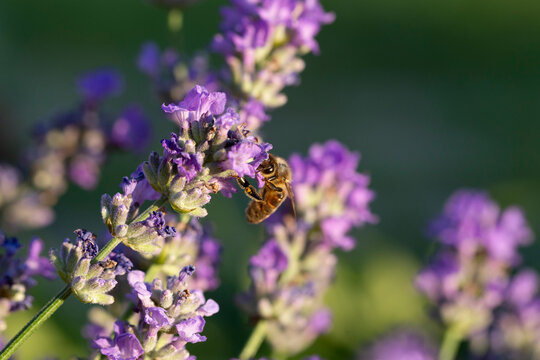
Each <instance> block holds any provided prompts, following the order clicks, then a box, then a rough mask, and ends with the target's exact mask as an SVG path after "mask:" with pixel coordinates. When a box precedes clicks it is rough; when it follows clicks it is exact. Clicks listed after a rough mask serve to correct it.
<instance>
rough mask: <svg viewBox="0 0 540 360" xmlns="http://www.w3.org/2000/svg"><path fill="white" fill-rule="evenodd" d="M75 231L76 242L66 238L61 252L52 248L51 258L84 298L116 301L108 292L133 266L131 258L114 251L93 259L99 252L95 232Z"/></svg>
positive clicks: (73, 289) (60, 273)
mask: <svg viewBox="0 0 540 360" xmlns="http://www.w3.org/2000/svg"><path fill="white" fill-rule="evenodd" d="M75 234H76V235H77V239H76V240H75V243H71V242H70V241H69V239H66V240H65V241H64V243H63V244H62V248H61V250H60V252H58V251H55V250H51V253H50V257H51V262H52V263H53V264H54V266H55V267H56V271H57V272H58V274H59V275H60V278H61V279H62V280H64V282H66V283H67V284H68V285H70V287H71V290H72V291H73V294H74V295H75V296H76V297H77V298H78V299H79V300H80V301H81V302H83V303H92V304H101V305H110V304H112V303H113V302H114V298H113V297H112V296H111V295H109V294H107V293H108V292H109V291H111V290H112V289H113V288H114V287H115V286H116V284H117V281H116V279H115V277H116V276H117V275H123V274H125V273H126V271H127V269H130V268H131V266H132V265H131V262H130V261H129V260H128V259H126V258H125V257H122V256H120V255H118V254H114V253H112V254H110V255H109V256H108V258H106V259H105V260H104V261H100V262H96V263H92V261H93V259H94V257H95V256H96V255H97V254H98V246H97V244H96V237H95V235H94V234H92V233H91V232H89V231H86V230H82V229H79V230H75Z"/></svg>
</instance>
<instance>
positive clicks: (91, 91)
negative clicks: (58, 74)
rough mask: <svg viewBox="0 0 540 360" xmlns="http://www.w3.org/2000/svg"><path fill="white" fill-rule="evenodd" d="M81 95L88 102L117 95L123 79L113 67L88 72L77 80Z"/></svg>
mask: <svg viewBox="0 0 540 360" xmlns="http://www.w3.org/2000/svg"><path fill="white" fill-rule="evenodd" d="M77 86H78V88H79V92H80V93H81V95H82V96H83V97H84V98H85V99H86V101H89V102H96V101H101V100H103V99H104V98H107V97H110V96H113V95H118V94H119V93H120V92H121V91H122V90H123V87H124V79H123V78H122V77H121V76H120V74H119V73H118V72H117V71H116V70H113V69H100V70H95V71H93V72H89V73H87V74H85V75H83V76H81V77H80V78H79V79H78V80H77Z"/></svg>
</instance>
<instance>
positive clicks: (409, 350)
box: [359, 332, 437, 360]
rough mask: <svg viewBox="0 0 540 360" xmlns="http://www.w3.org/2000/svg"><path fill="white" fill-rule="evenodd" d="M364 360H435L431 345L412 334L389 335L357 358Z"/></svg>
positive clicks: (435, 355)
mask: <svg viewBox="0 0 540 360" xmlns="http://www.w3.org/2000/svg"><path fill="white" fill-rule="evenodd" d="M359 358H360V359H365V360H397V359H399V360H435V359H436V358H437V353H436V351H435V349H434V348H433V346H432V345H430V344H428V343H427V342H426V340H425V339H423V338H422V337H421V336H419V335H417V334H414V333H412V332H400V333H395V334H391V335H389V336H387V337H384V338H382V339H380V340H378V341H377V342H376V343H375V344H373V345H372V346H371V347H370V348H369V349H368V350H367V351H365V352H364V353H362V354H361V355H360V357H359Z"/></svg>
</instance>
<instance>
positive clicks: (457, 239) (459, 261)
mask: <svg viewBox="0 0 540 360" xmlns="http://www.w3.org/2000/svg"><path fill="white" fill-rule="evenodd" d="M430 232H431V234H433V236H435V237H436V238H437V239H438V240H439V241H440V243H441V245H442V249H441V250H440V252H439V254H438V255H437V256H436V257H435V258H434V260H433V261H432V262H431V263H430V264H429V265H428V266H427V267H426V268H425V269H423V270H422V271H421V272H420V274H419V275H418V276H417V278H416V285H417V287H418V289H419V290H420V291H422V292H423V293H424V294H426V295H427V296H428V298H429V299H430V300H431V301H432V302H433V304H434V305H435V306H436V308H437V311H438V312H439V314H440V316H441V318H442V321H443V322H444V324H445V325H446V326H457V327H459V328H460V329H462V331H463V333H464V336H468V337H473V338H474V337H478V336H479V335H478V334H483V333H484V332H485V331H487V327H488V325H489V324H490V323H491V322H492V320H493V317H494V316H495V314H496V309H497V308H498V307H499V306H501V304H502V303H503V301H504V300H505V297H507V296H510V297H511V298H512V297H515V295H512V293H514V292H516V293H517V292H522V294H527V293H531V292H533V291H535V290H532V289H527V288H529V287H530V286H531V285H530V283H529V282H530V280H529V279H524V280H525V281H523V283H521V282H516V283H515V285H512V286H511V289H512V290H510V295H508V290H507V288H508V283H509V272H510V270H511V268H512V266H515V265H517V264H518V263H519V261H520V258H519V255H518V254H517V247H518V246H520V245H523V244H527V243H528V242H530V240H531V239H532V232H531V230H530V229H529V227H528V225H527V223H526V220H525V218H524V215H523V213H522V212H521V211H520V210H519V209H518V208H516V207H510V208H508V209H506V210H504V211H502V212H501V211H500V210H499V207H498V206H497V204H496V203H495V202H494V201H493V200H491V199H490V198H489V196H488V195H487V194H486V193H485V192H481V191H472V190H461V191H457V192H456V193H455V194H454V195H452V196H451V197H450V199H449V200H448V202H447V204H446V205H445V207H444V210H443V212H442V214H441V215H440V216H439V217H438V218H437V219H436V220H435V221H433V223H432V224H431V226H430ZM529 278H530V276H529ZM521 284H523V286H522V285H521ZM472 314H474V316H472Z"/></svg>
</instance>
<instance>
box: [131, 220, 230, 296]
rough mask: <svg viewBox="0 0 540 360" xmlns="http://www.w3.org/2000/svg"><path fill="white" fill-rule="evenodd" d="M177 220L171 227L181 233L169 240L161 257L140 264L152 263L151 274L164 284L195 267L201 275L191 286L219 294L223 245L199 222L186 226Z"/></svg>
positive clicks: (193, 221)
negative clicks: (189, 267)
mask: <svg viewBox="0 0 540 360" xmlns="http://www.w3.org/2000/svg"><path fill="white" fill-rule="evenodd" d="M174 218H175V217H174V216H172V215H171V216H168V219H167V220H168V221H167V224H169V225H168V226H171V227H174V228H175V229H176V230H177V231H176V233H175V234H174V235H173V236H170V237H167V238H166V240H165V243H164V244H163V247H162V249H161V252H160V253H159V255H157V256H155V257H153V258H150V259H149V260H150V261H148V260H146V261H142V259H141V261H140V262H141V263H144V262H146V263H150V264H151V265H150V267H149V271H152V275H153V277H155V278H159V279H162V280H164V279H167V277H169V276H173V275H175V274H177V273H178V271H179V270H180V269H182V268H183V267H185V266H187V265H189V264H193V265H194V266H195V268H196V269H197V271H196V272H195V274H194V275H193V276H192V277H191V280H190V284H191V286H192V287H193V288H195V289H199V290H202V291H210V290H215V289H216V288H217V287H218V286H219V277H218V267H219V264H220V258H221V251H222V248H221V245H220V243H219V241H218V240H217V239H215V238H214V237H212V235H211V232H210V229H209V228H208V227H205V226H203V225H202V224H201V223H200V222H199V220H198V219H196V218H193V219H191V220H190V221H189V222H187V223H183V222H178V220H175V219H174ZM146 267H148V266H146Z"/></svg>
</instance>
